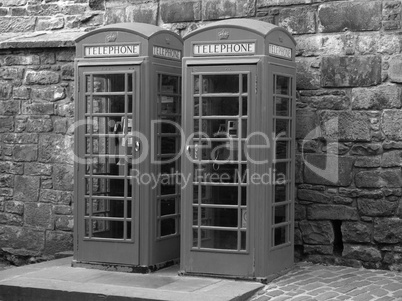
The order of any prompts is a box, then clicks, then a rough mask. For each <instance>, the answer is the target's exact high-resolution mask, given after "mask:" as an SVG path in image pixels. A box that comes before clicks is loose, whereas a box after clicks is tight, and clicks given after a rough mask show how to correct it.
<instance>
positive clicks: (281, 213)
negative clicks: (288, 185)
mask: <svg viewBox="0 0 402 301" xmlns="http://www.w3.org/2000/svg"><path fill="white" fill-rule="evenodd" d="M287 212H288V205H281V206H275V207H274V223H275V224H280V223H284V222H287V221H288V214H287Z"/></svg>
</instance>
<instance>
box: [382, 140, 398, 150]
mask: <svg viewBox="0 0 402 301" xmlns="http://www.w3.org/2000/svg"><path fill="white" fill-rule="evenodd" d="M382 148H383V149H384V150H390V149H402V142H396V141H384V142H383V144H382Z"/></svg>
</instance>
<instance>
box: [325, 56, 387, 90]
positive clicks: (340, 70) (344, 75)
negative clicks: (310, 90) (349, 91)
mask: <svg viewBox="0 0 402 301" xmlns="http://www.w3.org/2000/svg"><path fill="white" fill-rule="evenodd" d="M381 68H382V66H381V57H380V56H378V55H368V56H324V57H323V58H322V61H321V78H322V86H323V87H367V86H374V85H378V84H380V83H381Z"/></svg>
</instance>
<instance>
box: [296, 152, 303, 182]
mask: <svg viewBox="0 0 402 301" xmlns="http://www.w3.org/2000/svg"><path fill="white" fill-rule="evenodd" d="M295 173H296V175H295V182H296V183H297V184H298V183H303V158H302V157H301V156H300V155H296V163H295Z"/></svg>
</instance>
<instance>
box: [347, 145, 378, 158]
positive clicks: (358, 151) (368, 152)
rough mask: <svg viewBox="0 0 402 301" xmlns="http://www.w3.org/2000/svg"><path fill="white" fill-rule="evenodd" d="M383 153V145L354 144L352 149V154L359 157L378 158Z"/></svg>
mask: <svg viewBox="0 0 402 301" xmlns="http://www.w3.org/2000/svg"><path fill="white" fill-rule="evenodd" d="M382 153H383V149H382V145H381V144H379V143H367V144H354V145H353V146H352V148H351V149H350V154H351V155H357V156H376V155H381V154H382Z"/></svg>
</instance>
